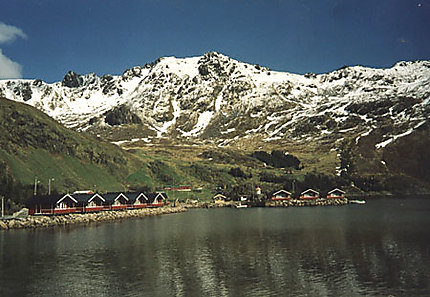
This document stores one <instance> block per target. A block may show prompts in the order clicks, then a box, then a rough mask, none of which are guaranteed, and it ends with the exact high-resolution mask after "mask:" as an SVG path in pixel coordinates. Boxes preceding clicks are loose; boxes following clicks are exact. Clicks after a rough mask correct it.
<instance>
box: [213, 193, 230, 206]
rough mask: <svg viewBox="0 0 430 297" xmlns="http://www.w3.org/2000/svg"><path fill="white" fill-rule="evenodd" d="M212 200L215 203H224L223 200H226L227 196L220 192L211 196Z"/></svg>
mask: <svg viewBox="0 0 430 297" xmlns="http://www.w3.org/2000/svg"><path fill="white" fill-rule="evenodd" d="M212 201H213V202H214V203H215V204H222V203H224V202H226V201H227V197H226V196H224V195H223V194H221V193H218V194H216V195H215V196H213V197H212Z"/></svg>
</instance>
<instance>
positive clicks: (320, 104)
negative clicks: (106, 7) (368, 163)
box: [0, 52, 430, 149]
mask: <svg viewBox="0 0 430 297" xmlns="http://www.w3.org/2000/svg"><path fill="white" fill-rule="evenodd" d="M0 95H2V96H5V97H7V98H10V99H13V100H16V101H21V102H25V103H27V104H30V105H33V106H35V107H36V108H38V109H40V110H42V111H44V112H45V113H47V114H48V115H50V116H51V117H53V118H55V119H56V120H58V121H59V122H61V123H63V124H64V125H65V126H67V127H70V128H74V129H76V130H80V131H82V130H86V131H90V132H93V133H94V134H100V133H102V132H103V131H112V130H115V129H116V130H115V131H122V130H124V131H125V130H127V129H129V127H133V129H134V130H133V133H116V134H110V137H111V140H112V141H117V143H127V142H135V141H138V140H144V141H145V142H151V141H153V140H154V139H160V138H175V139H179V140H193V141H198V142H211V143H216V144H218V145H221V146H222V145H229V144H232V143H235V142H236V141H238V140H241V139H247V138H251V139H252V138H255V137H258V139H260V140H264V141H266V142H271V141H276V142H281V143H282V142H284V143H286V142H291V141H296V142H297V141H300V142H313V141H320V142H333V147H336V144H335V143H336V142H337V141H340V140H342V139H343V138H344V137H345V136H348V137H355V138H356V141H357V142H358V141H359V139H360V138H361V137H366V136H368V135H370V134H372V133H374V131H376V130H378V140H377V142H376V144H375V147H376V148H377V149H378V148H382V147H385V146H386V145H388V144H390V143H391V142H393V141H395V140H396V139H398V138H401V137H403V136H405V135H409V134H410V133H412V132H413V131H414V130H416V129H418V128H419V127H420V126H422V125H424V124H425V123H426V122H427V121H428V118H430V116H429V114H430V104H429V100H430V61H416V62H399V63H397V64H395V65H394V66H393V67H392V68H388V69H373V68H367V67H362V66H352V67H343V68H341V69H338V70H336V71H333V72H330V73H327V74H314V73H307V74H305V75H297V74H291V73H284V72H277V71H272V70H270V69H268V68H266V67H262V66H260V65H250V64H246V63H242V62H239V61H236V60H234V59H231V58H229V57H227V56H225V55H222V54H219V53H216V52H209V53H206V54H205V55H203V56H201V57H193V58H181V59H180V58H175V57H166V58H160V59H158V60H157V61H155V62H153V63H150V64H146V65H145V66H143V67H141V66H137V67H133V68H131V69H128V70H126V71H124V73H123V74H122V75H120V76H115V75H104V76H101V77H99V76H97V75H95V74H93V73H91V74H86V75H79V74H77V73H75V72H72V71H70V72H68V73H67V74H66V76H65V77H64V79H63V80H62V81H61V82H56V83H53V84H47V83H45V82H43V81H41V80H9V81H0ZM103 135H107V134H103ZM131 135H134V137H133V136H131Z"/></svg>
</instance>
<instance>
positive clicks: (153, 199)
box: [146, 192, 167, 207]
mask: <svg viewBox="0 0 430 297" xmlns="http://www.w3.org/2000/svg"><path fill="white" fill-rule="evenodd" d="M146 196H147V197H148V199H149V206H150V207H158V206H163V205H165V202H166V201H167V194H166V193H162V192H159V193H150V194H148V195H146Z"/></svg>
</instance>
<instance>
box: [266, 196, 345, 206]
mask: <svg viewBox="0 0 430 297" xmlns="http://www.w3.org/2000/svg"><path fill="white" fill-rule="evenodd" d="M346 204H348V199H347V198H344V199H308V200H301V199H291V200H286V201H270V202H266V206H268V207H290V206H341V205H346Z"/></svg>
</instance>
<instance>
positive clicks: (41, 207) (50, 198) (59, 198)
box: [26, 194, 79, 215]
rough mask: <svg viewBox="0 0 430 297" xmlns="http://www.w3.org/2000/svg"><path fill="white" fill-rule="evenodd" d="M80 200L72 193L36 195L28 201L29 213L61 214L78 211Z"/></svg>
mask: <svg viewBox="0 0 430 297" xmlns="http://www.w3.org/2000/svg"><path fill="white" fill-rule="evenodd" d="M78 204H79V202H78V201H77V200H76V199H75V198H74V197H72V196H71V195H70V194H62V195H56V194H54V195H43V196H35V197H32V198H31V199H30V200H28V201H27V203H26V207H27V208H28V214H29V215H33V214H61V213H73V212H76V211H77V207H78V206H79V205H78Z"/></svg>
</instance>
